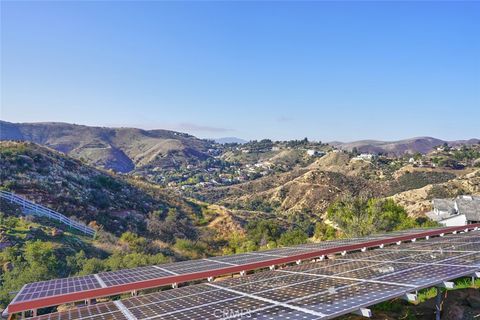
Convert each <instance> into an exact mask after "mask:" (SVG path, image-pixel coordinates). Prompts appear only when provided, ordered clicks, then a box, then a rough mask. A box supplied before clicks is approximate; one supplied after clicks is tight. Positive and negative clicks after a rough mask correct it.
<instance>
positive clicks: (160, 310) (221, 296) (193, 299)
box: [129, 290, 241, 319]
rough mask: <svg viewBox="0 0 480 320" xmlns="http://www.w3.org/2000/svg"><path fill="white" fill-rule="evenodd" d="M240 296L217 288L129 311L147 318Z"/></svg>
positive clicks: (141, 317) (133, 308)
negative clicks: (206, 292) (205, 292)
mask: <svg viewBox="0 0 480 320" xmlns="http://www.w3.org/2000/svg"><path fill="white" fill-rule="evenodd" d="M240 297H241V296H240V295H237V294H235V293H232V292H228V291H220V290H215V291H210V292H208V294H196V295H191V296H185V297H180V298H176V299H172V300H165V301H159V302H158V303H150V304H144V305H141V306H136V307H131V308H129V311H130V312H131V313H132V314H133V315H134V316H135V317H136V318H138V319H145V318H150V317H152V316H156V315H161V314H168V313H175V312H178V311H179V310H186V309H193V308H195V307H198V306H201V305H205V304H213V303H217V302H221V301H230V300H236V299H238V298H240Z"/></svg>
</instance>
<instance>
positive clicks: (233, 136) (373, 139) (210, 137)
mask: <svg viewBox="0 0 480 320" xmlns="http://www.w3.org/2000/svg"><path fill="white" fill-rule="evenodd" d="M0 121H7V120H4V119H0ZM7 122H11V123H18V124H32V123H64V124H72V125H79V126H88V127H104V128H117V129H118V128H130V129H143V130H171V131H178V132H181V133H188V134H191V135H193V136H195V137H197V138H201V139H212V140H215V139H228V138H233V139H240V140H245V141H247V142H248V141H251V140H262V139H271V140H273V141H282V140H281V139H280V140H278V139H273V138H269V137H258V138H255V139H246V138H243V137H241V136H235V135H224V136H222V135H219V136H215V137H214V136H204V137H203V136H199V135H195V134H193V133H192V132H188V131H181V130H175V129H168V128H142V127H135V126H105V125H103V126H102V125H87V124H82V123H70V122H63V121H39V122H13V121H7ZM303 138H308V139H309V140H310V141H322V142H325V143H332V142H341V143H349V142H358V141H382V142H396V141H402V140H409V139H415V138H436V139H440V140H445V141H457V140H471V139H480V136H472V137H464V138H460V139H443V138H440V137H434V136H411V137H402V138H400V139H395V140H381V139H375V138H362V137H359V138H358V139H354V140H343V141H342V140H338V139H333V140H325V139H314V138H311V137H303ZM303 138H299V139H303ZM287 140H293V139H287Z"/></svg>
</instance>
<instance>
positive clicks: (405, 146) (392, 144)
mask: <svg viewBox="0 0 480 320" xmlns="http://www.w3.org/2000/svg"><path fill="white" fill-rule="evenodd" d="M444 143H447V144H448V145H449V146H458V145H462V144H466V145H472V144H477V143H480V139H476V138H474V139H469V140H454V141H446V140H441V139H437V138H432V137H417V138H411V139H404V140H398V141H378V140H359V141H353V142H338V141H334V142H330V144H331V145H333V146H335V147H337V148H339V149H341V150H347V151H352V150H353V148H357V150H358V151H359V152H361V153H373V154H378V153H383V154H389V155H395V156H401V155H403V154H406V153H411V154H413V153H416V152H420V153H423V154H425V153H428V152H430V151H432V150H433V149H434V148H435V147H437V146H440V145H443V144H444Z"/></svg>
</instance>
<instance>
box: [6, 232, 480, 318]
mask: <svg viewBox="0 0 480 320" xmlns="http://www.w3.org/2000/svg"><path fill="white" fill-rule="evenodd" d="M476 227H477V228H478V227H480V223H477V224H470V225H466V226H460V227H448V228H442V229H436V230H431V231H425V232H419V233H415V234H408V235H402V236H397V237H392V238H385V239H380V240H371V241H366V242H363V243H357V244H353V245H344V246H339V247H334V248H328V249H322V250H318V251H313V252H308V253H302V254H298V255H294V256H290V257H282V258H274V259H271V260H266V261H261V262H255V263H249V264H244V265H241V266H231V267H225V268H221V269H215V270H209V271H202V272H194V273H189V274H182V275H172V276H166V277H162V278H157V279H150V280H144V281H138V282H133V283H128V284H122V285H117V286H111V287H106V288H99V289H92V290H88V291H81V292H74V293H68V294H63V295H57V296H51V297H44V298H39V299H36V300H29V301H20V302H12V303H11V304H10V305H9V306H8V313H9V314H12V313H18V312H22V311H27V310H35V309H39V308H45V307H50V306H56V305H60V304H63V303H69V302H75V301H82V300H88V299H95V298H101V297H106V296H112V295H117V294H122V293H126V292H132V291H135V290H144V289H150V288H155V287H161V286H166V285H171V284H174V283H177V284H178V283H183V282H189V281H194V280H201V279H207V278H209V277H219V276H224V275H228V274H233V273H239V272H241V271H250V270H255V269H261V268H266V267H269V266H272V265H282V264H286V263H292V262H295V261H297V260H307V259H312V258H317V257H320V256H322V255H328V254H333V253H339V252H343V251H347V252H348V251H356V250H360V249H362V248H372V247H378V246H380V245H387V244H392V243H396V242H398V241H409V240H412V239H420V238H425V237H427V236H429V237H431V236H438V235H440V234H447V233H452V232H455V231H464V230H467V229H468V230H472V229H474V228H476Z"/></svg>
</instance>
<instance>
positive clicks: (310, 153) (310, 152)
mask: <svg viewBox="0 0 480 320" xmlns="http://www.w3.org/2000/svg"><path fill="white" fill-rule="evenodd" d="M307 155H308V156H310V157H321V156H324V155H325V152H322V151H318V150H314V149H308V150H307Z"/></svg>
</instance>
